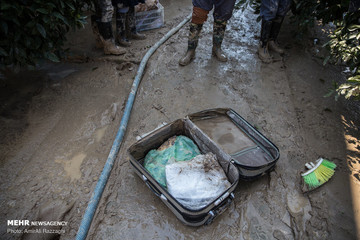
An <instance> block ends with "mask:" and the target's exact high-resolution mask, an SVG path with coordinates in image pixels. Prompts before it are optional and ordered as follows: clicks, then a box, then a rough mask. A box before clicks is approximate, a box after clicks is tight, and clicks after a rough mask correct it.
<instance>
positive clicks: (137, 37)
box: [129, 31, 146, 40]
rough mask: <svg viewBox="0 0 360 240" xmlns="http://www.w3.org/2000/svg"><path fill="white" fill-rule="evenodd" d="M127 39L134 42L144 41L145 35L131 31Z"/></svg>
mask: <svg viewBox="0 0 360 240" xmlns="http://www.w3.org/2000/svg"><path fill="white" fill-rule="evenodd" d="M129 38H130V39H135V40H144V39H146V35H145V34H141V33H138V32H133V31H131V32H130V33H129Z"/></svg>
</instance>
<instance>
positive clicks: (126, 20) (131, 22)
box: [116, 6, 136, 36]
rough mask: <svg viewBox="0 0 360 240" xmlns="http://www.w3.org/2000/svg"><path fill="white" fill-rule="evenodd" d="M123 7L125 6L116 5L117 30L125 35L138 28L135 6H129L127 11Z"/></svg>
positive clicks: (121, 34)
mask: <svg viewBox="0 0 360 240" xmlns="http://www.w3.org/2000/svg"><path fill="white" fill-rule="evenodd" d="M123 9H125V8H119V7H118V6H116V31H117V34H119V35H120V36H125V34H126V32H128V31H131V32H134V31H135V29H136V23H135V9H134V7H129V10H128V11H127V12H126V11H123Z"/></svg>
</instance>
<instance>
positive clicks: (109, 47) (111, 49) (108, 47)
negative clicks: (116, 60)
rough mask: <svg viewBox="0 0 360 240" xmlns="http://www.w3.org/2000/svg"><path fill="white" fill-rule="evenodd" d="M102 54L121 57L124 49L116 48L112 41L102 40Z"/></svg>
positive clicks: (124, 51)
mask: <svg viewBox="0 0 360 240" xmlns="http://www.w3.org/2000/svg"><path fill="white" fill-rule="evenodd" d="M103 45H104V53H105V54H106V55H122V54H125V53H126V50H125V49H124V48H121V47H119V46H116V45H115V43H114V42H113V41H112V39H108V40H103Z"/></svg>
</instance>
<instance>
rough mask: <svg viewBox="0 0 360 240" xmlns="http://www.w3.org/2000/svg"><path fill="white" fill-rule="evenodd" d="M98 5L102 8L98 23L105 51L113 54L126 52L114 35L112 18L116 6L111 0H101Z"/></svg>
mask: <svg viewBox="0 0 360 240" xmlns="http://www.w3.org/2000/svg"><path fill="white" fill-rule="evenodd" d="M98 6H99V8H100V14H101V16H100V19H98V20H97V22H96V24H97V27H98V30H99V34H100V39H101V41H102V44H103V47H104V53H105V54H113V55H120V54H124V53H125V52H126V51H125V49H122V48H119V47H118V46H116V45H115V41H114V37H113V30H112V24H111V20H112V15H113V13H114V7H113V5H112V2H111V0H99V1H98Z"/></svg>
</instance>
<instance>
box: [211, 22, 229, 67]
mask: <svg viewBox="0 0 360 240" xmlns="http://www.w3.org/2000/svg"><path fill="white" fill-rule="evenodd" d="M226 23H227V22H226V21H220V20H214V28H213V48H212V54H213V56H215V57H216V58H217V59H218V60H219V61H220V62H226V61H227V57H226V55H225V54H224V52H223V51H222V50H221V44H222V42H223V40H224V35H225V29H226Z"/></svg>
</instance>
